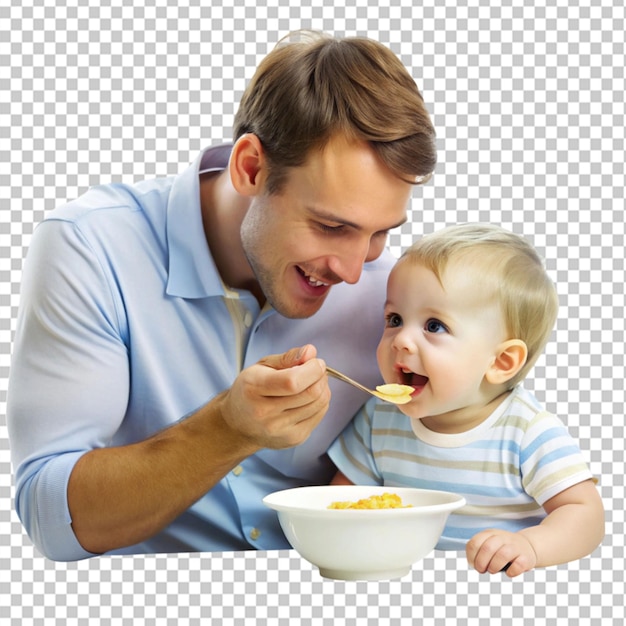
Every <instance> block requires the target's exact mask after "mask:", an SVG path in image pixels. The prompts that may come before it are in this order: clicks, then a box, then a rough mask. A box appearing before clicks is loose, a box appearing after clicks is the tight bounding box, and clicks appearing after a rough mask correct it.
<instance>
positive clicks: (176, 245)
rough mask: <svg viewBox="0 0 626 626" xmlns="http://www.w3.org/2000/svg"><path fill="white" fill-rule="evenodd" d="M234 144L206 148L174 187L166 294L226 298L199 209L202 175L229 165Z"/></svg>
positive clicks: (172, 192) (186, 296)
mask: <svg viewBox="0 0 626 626" xmlns="http://www.w3.org/2000/svg"><path fill="white" fill-rule="evenodd" d="M231 149H232V145H231V144H224V145H219V146H214V147H211V148H207V149H206V150H204V151H203V152H201V153H200V154H199V155H198V157H197V158H196V159H195V161H194V162H193V163H192V164H191V165H190V166H189V167H188V168H187V169H186V170H185V171H184V172H182V173H181V174H179V175H178V176H177V177H176V178H175V179H174V182H173V184H172V189H171V192H170V197H169V201H168V205H167V225H166V231H167V246H168V251H169V276H168V281H167V287H166V293H167V294H168V295H170V296H178V297H181V298H205V297H209V296H221V295H224V287H223V283H222V279H221V277H220V275H219V272H218V271H217V267H216V266H215V262H214V261H213V258H212V256H211V251H210V250H209V246H208V244H207V241H206V236H205V234H204V226H203V223H202V211H201V209H200V182H199V176H200V174H204V173H207V172H220V171H222V170H224V169H225V168H226V166H227V165H228V159H229V157H230V152H231Z"/></svg>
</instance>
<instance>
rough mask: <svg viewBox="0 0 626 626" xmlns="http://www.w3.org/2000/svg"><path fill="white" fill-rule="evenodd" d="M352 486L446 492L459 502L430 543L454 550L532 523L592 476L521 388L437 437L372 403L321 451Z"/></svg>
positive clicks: (554, 421) (560, 428)
mask: <svg viewBox="0 0 626 626" xmlns="http://www.w3.org/2000/svg"><path fill="white" fill-rule="evenodd" d="M329 455H330V457H331V459H332V460H333V462H334V463H335V465H336V466H337V468H338V469H339V470H340V471H341V472H343V473H344V474H345V475H346V477H347V478H348V479H349V480H351V481H352V482H353V483H355V484H359V485H389V486H391V487H394V486H395V487H417V488H421V489H438V490H442V491H451V492H454V493H458V494H460V495H462V496H464V497H465V499H466V501H467V504H466V506H464V507H463V508H462V509H459V510H457V511H455V512H454V513H452V514H451V515H450V517H449V518H448V522H447V524H446V527H445V529H444V531H443V535H442V537H441V539H440V541H439V543H438V544H437V548H438V549H441V550H462V549H464V548H465V544H466V543H467V541H468V540H469V539H470V538H471V537H472V536H473V535H475V534H476V533H477V532H479V531H481V530H485V529H487V528H500V529H504V530H510V531H512V532H516V531H518V530H521V529H522V528H526V527H529V526H535V525H537V524H538V523H539V522H540V521H541V520H542V519H543V518H544V517H545V516H546V513H545V512H544V510H543V508H542V506H541V505H542V504H544V503H545V502H546V501H547V500H549V499H550V498H552V497H553V496H555V495H557V494H558V493H560V492H561V491H563V490H565V489H567V488H568V487H571V486H573V485H575V484H577V483H580V482H582V481H584V480H587V479H590V478H592V474H591V472H590V470H589V467H588V465H587V463H586V462H585V460H584V458H583V455H582V453H581V451H580V448H579V446H578V445H577V443H576V442H575V441H574V439H573V438H572V437H571V436H570V434H569V433H568V432H567V429H566V427H565V426H564V424H563V423H562V422H561V421H560V420H559V419H558V418H557V417H556V416H554V415H552V414H551V413H548V412H547V411H545V410H543V408H542V407H541V405H540V404H539V402H538V400H537V399H536V398H535V397H534V396H533V395H532V394H531V393H530V392H529V391H527V390H525V389H523V388H522V387H521V386H518V387H516V389H515V390H514V391H513V393H511V394H510V395H509V396H508V398H507V399H506V400H505V401H504V402H502V404H500V406H498V408H497V409H496V410H495V411H494V412H493V413H492V414H491V415H490V416H489V418H488V419H487V420H485V421H484V422H483V423H482V424H480V425H479V426H477V427H476V428H474V429H472V430H470V431H468V432H465V433H460V434H453V435H447V434H446V435H444V434H440V433H435V432H433V431H431V430H429V429H427V428H426V427H425V426H424V425H423V424H422V422H421V421H420V420H418V419H411V418H409V417H407V416H406V415H404V414H403V413H401V412H400V411H399V409H398V408H397V407H395V406H393V405H391V404H387V403H385V402H382V401H380V400H377V399H376V398H372V400H371V401H370V402H368V403H367V404H366V405H365V406H364V407H363V409H362V410H361V411H360V412H359V414H358V415H357V416H356V417H355V419H354V420H353V421H352V422H351V423H350V424H349V425H348V427H347V428H346V429H345V430H344V432H343V433H342V434H341V435H340V436H339V437H338V438H337V440H336V441H335V442H334V443H333V445H332V446H331V448H330V450H329Z"/></svg>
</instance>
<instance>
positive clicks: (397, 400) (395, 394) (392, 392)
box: [326, 366, 414, 404]
mask: <svg viewBox="0 0 626 626" xmlns="http://www.w3.org/2000/svg"><path fill="white" fill-rule="evenodd" d="M326 371H327V372H328V375H329V376H332V377H333V378H337V379H338V380H343V382H344V383H349V384H350V385H353V386H354V387H356V388H357V389H360V390H361V391H366V392H367V393H371V394H372V395H373V396H376V397H377V398H380V399H381V400H386V401H387V402H391V403H392V404H406V403H407V402H410V401H411V394H412V393H413V391H414V389H413V387H409V386H408V385H396V384H390V385H379V386H378V387H376V390H374V389H368V388H367V387H364V386H363V385H361V383H357V382H356V380H352V378H350V377H349V376H346V375H345V374H342V373H341V372H338V371H337V370H334V369H333V368H332V367H328V366H326Z"/></svg>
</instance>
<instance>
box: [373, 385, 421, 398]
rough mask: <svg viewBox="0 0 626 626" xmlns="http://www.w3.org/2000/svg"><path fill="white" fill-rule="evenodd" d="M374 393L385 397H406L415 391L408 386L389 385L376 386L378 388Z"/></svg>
mask: <svg viewBox="0 0 626 626" xmlns="http://www.w3.org/2000/svg"><path fill="white" fill-rule="evenodd" d="M376 391H378V392H379V393H382V394H384V395H386V396H406V395H411V394H412V393H413V392H414V391H415V389H413V387H411V386H409V385H398V384H396V383H389V384H388V385H378V387H376Z"/></svg>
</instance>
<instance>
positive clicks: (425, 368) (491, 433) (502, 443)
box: [329, 224, 604, 577]
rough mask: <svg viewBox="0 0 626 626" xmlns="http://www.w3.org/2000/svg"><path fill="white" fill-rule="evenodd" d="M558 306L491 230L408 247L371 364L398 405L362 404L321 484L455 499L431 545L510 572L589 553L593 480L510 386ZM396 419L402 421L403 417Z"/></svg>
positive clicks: (536, 263) (600, 515) (530, 262)
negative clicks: (399, 388)
mask: <svg viewBox="0 0 626 626" xmlns="http://www.w3.org/2000/svg"><path fill="white" fill-rule="evenodd" d="M557 309H558V299H557V295H556V291H555V288H554V286H553V284H552V282H551V281H550V279H549V278H548V276H547V275H546V272H545V270H544V267H543V263H542V261H541V259H540V258H539V256H538V255H537V253H536V251H535V250H534V249H533V248H532V247H531V246H530V245H529V244H528V243H527V242H526V241H525V240H524V239H522V238H521V237H518V236H517V235H514V234H513V233H510V232H508V231H506V230H503V229H501V228H499V227H496V226H492V225H484V224H481V225H478V224H475V225H471V224H467V225H460V226H454V227H450V228H446V229H444V230H442V231H439V232H437V233H434V234H432V235H430V236H426V237H424V238H422V239H421V240H420V241H418V242H417V243H415V244H414V245H413V246H412V247H411V248H410V249H409V250H407V252H405V254H404V255H403V256H402V257H401V258H400V260H399V261H398V263H397V264H396V266H395V267H394V269H393V271H392V272H391V275H390V277H389V282H388V285H387V302H386V303H385V320H386V325H385V330H384V333H383V336H382V338H381V340H380V343H379V346H378V350H377V357H378V364H379V367H380V370H381V373H382V375H383V378H384V379H385V382H387V383H401V384H405V385H411V386H412V387H414V389H415V391H414V393H413V395H412V399H411V401H410V402H409V403H408V404H404V405H401V406H394V405H391V404H387V403H385V402H382V401H381V400H378V399H377V398H372V400H371V401H370V402H368V403H367V404H366V405H365V407H364V408H363V410H362V411H361V412H360V413H359V414H358V415H357V417H356V418H355V419H354V420H353V421H352V423H351V424H350V425H349V426H348V427H347V428H346V429H345V430H344V432H343V433H342V434H341V435H340V436H339V438H338V439H337V440H336V441H335V442H334V443H333V445H332V447H331V449H330V450H329V454H330V457H331V459H332V460H333V462H334V463H335V465H336V466H337V468H338V470H339V471H338V473H337V475H336V476H335V478H334V480H333V484H351V483H357V484H371V485H389V486H403V487H418V488H424V489H438V490H443V491H451V492H455V493H459V494H461V495H463V496H464V497H465V499H466V501H467V505H466V506H465V507H463V508H462V509H460V510H459V511H457V512H455V513H453V514H452V515H450V517H449V518H448V523H447V525H446V527H445V529H444V531H443V535H442V537H441V540H440V542H439V543H438V544H437V547H438V548H439V549H465V551H466V554H467V558H468V561H469V563H470V565H471V566H473V567H474V568H476V570H478V571H479V572H481V573H484V572H490V573H495V572H499V571H502V570H504V569H506V572H507V575H508V576H510V577H513V576H517V575H518V574H521V573H522V572H525V571H528V570H530V569H533V568H535V567H545V566H549V565H555V564H557V563H565V562H568V561H572V560H575V559H578V558H582V557H584V556H586V555H588V554H590V553H591V552H592V551H593V550H594V549H595V548H596V547H597V546H598V545H599V544H600V542H601V541H602V538H603V536H604V509H603V506H602V500H601V498H600V496H599V493H598V491H597V488H596V486H595V481H594V479H593V476H592V475H591V473H590V471H589V468H588V466H587V464H586V462H585V460H584V458H583V455H582V454H581V451H580V449H579V447H578V445H577V444H576V443H575V441H574V440H573V439H572V437H571V436H570V435H569V434H568V432H567V429H566V428H565V426H564V425H563V423H562V422H561V421H560V420H559V419H558V418H557V417H555V416H554V415H552V414H550V413H548V412H547V411H545V410H544V409H543V408H542V407H541V405H540V404H539V402H538V401H537V399H536V398H535V397H534V396H533V395H532V394H531V393H530V392H529V391H527V390H525V389H524V388H523V387H522V386H521V385H520V384H519V383H520V381H522V380H523V379H524V378H525V376H526V375H527V374H528V371H529V370H530V369H531V367H532V366H533V365H534V363H535V361H536V360H537V357H538V356H539V355H540V353H541V351H542V350H543V348H544V346H545V344H546V342H547V340H548V338H549V335H550V333H551V331H552V328H553V326H554V323H555V320H556V315H557ZM402 413H403V414H404V415H406V416H407V417H408V418H409V419H404V418H403V416H402Z"/></svg>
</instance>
